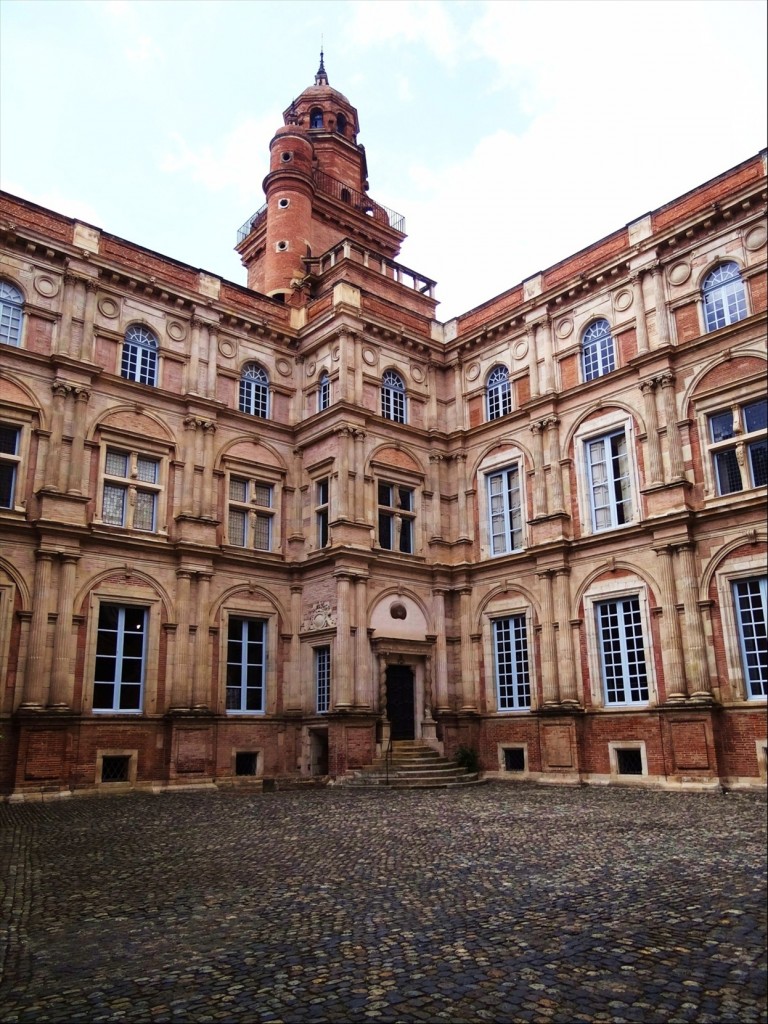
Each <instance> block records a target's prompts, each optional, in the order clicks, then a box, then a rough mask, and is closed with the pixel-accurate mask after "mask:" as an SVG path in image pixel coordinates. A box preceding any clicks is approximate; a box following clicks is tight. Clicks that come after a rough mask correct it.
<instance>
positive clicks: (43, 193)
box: [2, 180, 106, 228]
mask: <svg viewBox="0 0 768 1024" xmlns="http://www.w3.org/2000/svg"><path fill="white" fill-rule="evenodd" d="M2 187H3V190H4V191H5V192H10V193H11V195H14V196H18V197H19V198H20V199H27V200H28V201H29V202H30V203H36V204H37V205H38V206H44V207H46V209H48V210H55V211H56V213H60V214H62V215H63V216H65V217H71V218H72V219H73V220H82V221H85V222H86V223H87V224H93V225H94V227H100V228H105V227H106V225H105V224H104V221H103V218H102V216H101V214H100V213H99V212H98V211H97V209H96V207H95V206H92V205H91V203H89V202H87V201H86V200H84V199H81V198H79V197H78V196H72V195H65V194H64V193H63V192H61V191H59V189H56V188H54V189H41V190H40V191H39V192H37V191H35V190H34V189H30V188H28V187H27V186H25V185H20V184H18V183H17V182H15V181H10V180H8V181H5V180H4V181H3V183H2Z"/></svg>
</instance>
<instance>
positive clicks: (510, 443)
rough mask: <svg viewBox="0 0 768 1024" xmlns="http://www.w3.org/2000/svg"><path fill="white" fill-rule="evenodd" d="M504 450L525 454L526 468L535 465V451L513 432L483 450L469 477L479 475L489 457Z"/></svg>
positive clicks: (510, 452)
mask: <svg viewBox="0 0 768 1024" xmlns="http://www.w3.org/2000/svg"><path fill="white" fill-rule="evenodd" d="M504 451H509V454H510V455H513V454H514V453H515V452H516V451H517V452H519V453H520V454H521V455H522V456H523V461H524V463H525V468H526V470H528V469H530V468H531V467H532V466H533V453H532V451H531V449H530V448H529V447H528V445H526V444H523V443H522V442H521V441H520V440H519V439H518V438H517V437H514V436H513V435H512V434H503V435H502V436H501V437H499V438H497V439H496V440H495V441H492V442H491V443H490V444H488V445H486V446H485V448H483V449H482V450H481V452H480V454H479V455H478V456H477V458H476V459H475V461H474V463H473V464H472V467H471V469H470V472H469V473H468V476H469V479H470V480H471V479H473V478H474V477H475V476H477V474H478V472H479V471H480V469H482V466H483V463H484V462H485V461H486V460H487V459H490V458H495V456H497V455H501V454H503V453H504Z"/></svg>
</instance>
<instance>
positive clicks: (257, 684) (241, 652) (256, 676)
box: [227, 617, 267, 714]
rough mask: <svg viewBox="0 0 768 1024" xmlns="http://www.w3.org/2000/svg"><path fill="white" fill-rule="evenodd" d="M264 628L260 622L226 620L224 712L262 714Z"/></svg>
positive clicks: (264, 659) (264, 625) (265, 631)
mask: <svg viewBox="0 0 768 1024" xmlns="http://www.w3.org/2000/svg"><path fill="white" fill-rule="evenodd" d="M266 639H267V624H266V622H265V621H264V620H263V619H239V618H235V617H232V618H230V620H229V628H228V632H227V711H235V712H237V711H240V712H250V713H251V714H259V713H262V712H263V711H264V683H265V679H266Z"/></svg>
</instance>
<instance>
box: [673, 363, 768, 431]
mask: <svg viewBox="0 0 768 1024" xmlns="http://www.w3.org/2000/svg"><path fill="white" fill-rule="evenodd" d="M742 360H753V361H754V364H753V366H752V367H751V368H749V371H748V372H749V373H750V375H751V374H755V375H760V374H764V373H765V371H766V362H768V355H766V353H765V351H764V350H763V351H761V350H760V349H756V348H741V349H730V350H729V351H728V352H724V353H721V354H720V355H718V356H716V357H715V358H714V359H710V360H708V361H707V362H706V363H705V364H704V366H702V367H701V368H700V370H699V371H698V373H695V374H694V376H693V377H692V378H691V380H690V381H689V382H688V385H687V387H686V389H685V391H684V392H683V395H682V400H681V409H682V411H683V414H684V415H688V411H689V407H690V404H691V402H692V401H693V399H694V397H695V396H696V393H697V392H698V391H699V390H700V389H702V388H703V387H704V386H705V383H706V378H707V376H708V375H709V374H711V373H713V371H718V370H720V368H721V367H722V366H724V365H728V364H730V365H731V366H732V367H733V372H734V376H738V374H739V365H740V364H741V363H742ZM743 369H744V367H743V365H742V370H743Z"/></svg>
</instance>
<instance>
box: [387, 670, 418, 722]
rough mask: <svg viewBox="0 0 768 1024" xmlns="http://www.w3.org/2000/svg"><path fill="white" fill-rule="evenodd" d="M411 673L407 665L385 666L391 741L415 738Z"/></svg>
mask: <svg viewBox="0 0 768 1024" xmlns="http://www.w3.org/2000/svg"><path fill="white" fill-rule="evenodd" d="M413 696H414V695H413V672H412V671H411V669H410V668H408V666H407V665H388V666H387V718H388V719H389V725H390V736H391V737H392V739H393V740H412V739H415V738H416V730H415V724H414V719H415V714H414V710H415V709H414V704H413Z"/></svg>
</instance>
